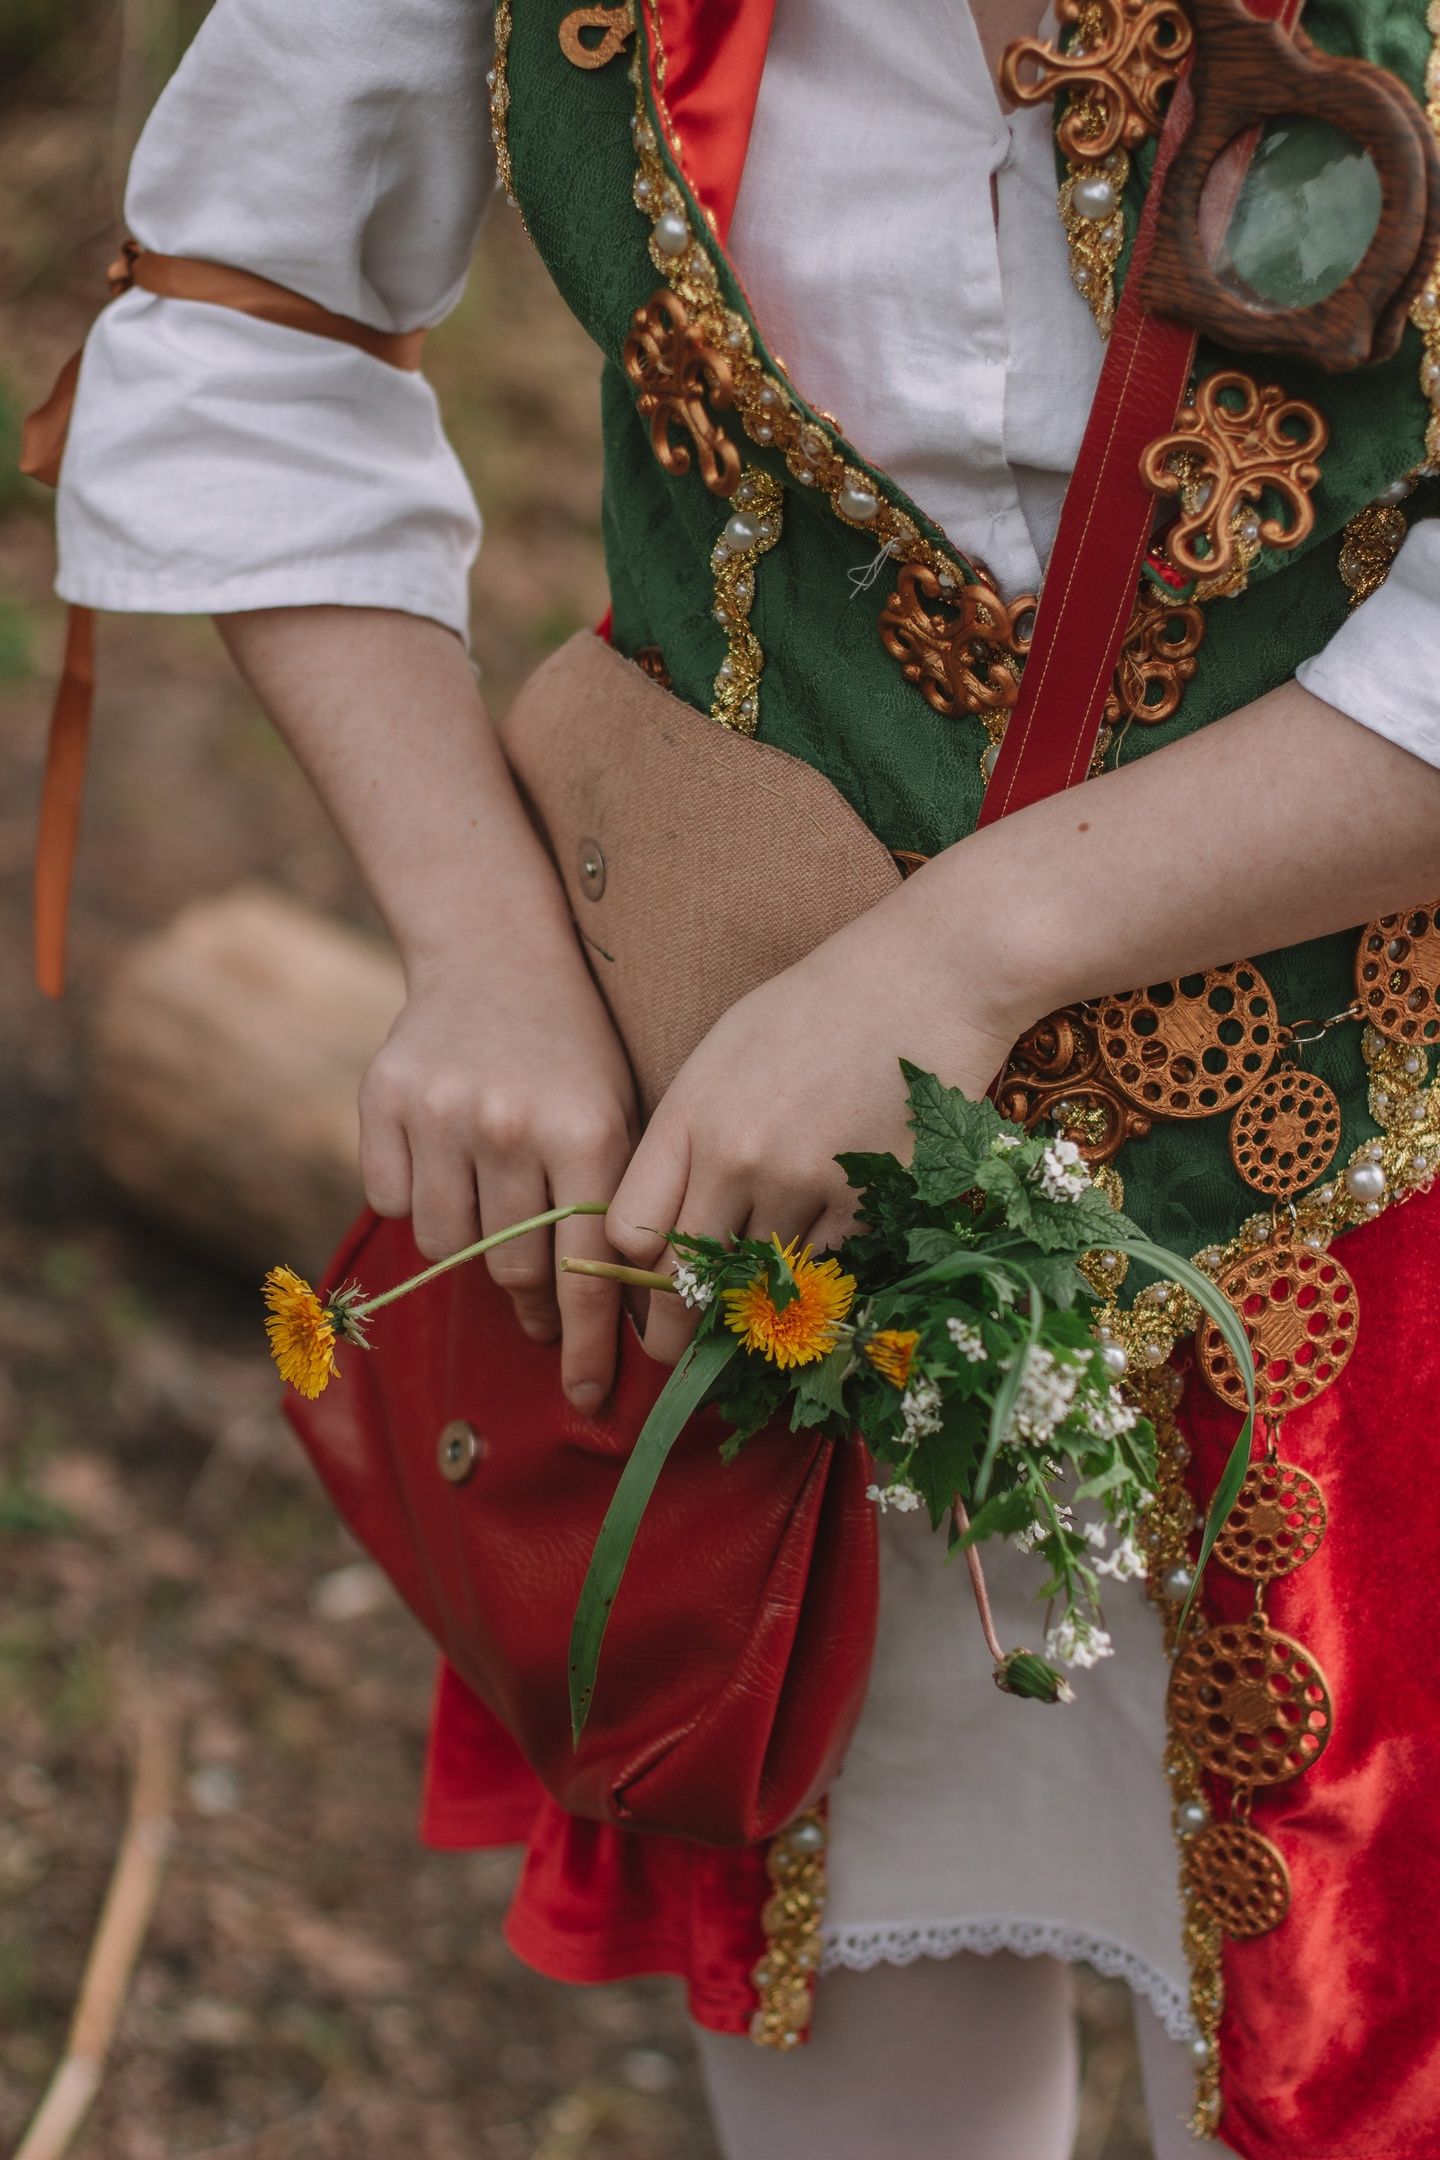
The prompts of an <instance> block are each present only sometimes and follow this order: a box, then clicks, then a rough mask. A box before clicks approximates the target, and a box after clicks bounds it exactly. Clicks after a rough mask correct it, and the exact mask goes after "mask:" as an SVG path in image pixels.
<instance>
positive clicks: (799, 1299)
mask: <svg viewBox="0 0 1440 2160" xmlns="http://www.w3.org/2000/svg"><path fill="white" fill-rule="evenodd" d="M773 1242H774V1246H775V1250H776V1251H777V1252H778V1253H783V1255H784V1257H785V1259H786V1260H788V1261H789V1263H790V1270H791V1273H792V1274H793V1275H794V1277H795V1286H796V1289H797V1291H798V1293H799V1294H798V1295H797V1296H796V1297H793V1298H792V1299H791V1300H790V1303H789V1304H788V1305H786V1306H785V1307H784V1308H783V1310H780V1311H777V1310H776V1306H775V1301H774V1299H773V1298H772V1297H771V1295H770V1290H769V1285H768V1284H767V1283H766V1281H765V1277H764V1276H763V1274H762V1275H757V1276H756V1277H755V1278H754V1280H753V1281H752V1282H748V1283H746V1284H745V1286H744V1288H743V1289H741V1290H727V1291H725V1292H724V1299H725V1306H726V1313H725V1321H726V1325H727V1326H728V1327H731V1328H733V1329H734V1331H735V1333H736V1334H737V1335H739V1336H741V1337H743V1339H744V1343H745V1348H746V1349H747V1350H758V1351H759V1352H760V1355H761V1356H762V1357H766V1358H768V1359H769V1360H770V1362H771V1364H772V1365H779V1366H780V1367H781V1368H782V1369H783V1368H784V1367H785V1366H787V1365H813V1364H814V1363H815V1362H816V1360H817V1359H819V1358H823V1357H826V1356H828V1354H829V1353H830V1351H832V1350H833V1349H834V1347H835V1344H836V1342H837V1340H838V1338H839V1330H840V1324H841V1322H842V1321H843V1320H844V1318H845V1315H846V1313H848V1312H849V1310H850V1306H851V1303H852V1301H853V1299H854V1296H855V1278H854V1276H853V1275H843V1274H842V1273H841V1271H840V1263H839V1261H838V1260H812V1259H811V1258H810V1247H809V1246H808V1245H807V1246H806V1248H805V1250H804V1252H803V1253H800V1254H799V1255H798V1257H797V1255H796V1251H795V1248H796V1245H797V1244H798V1242H799V1240H798V1239H796V1238H792V1239H791V1240H790V1243H789V1244H788V1245H785V1246H782V1245H781V1243H780V1240H779V1238H778V1237H777V1238H776V1239H774V1240H773Z"/></svg>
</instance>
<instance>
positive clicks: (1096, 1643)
mask: <svg viewBox="0 0 1440 2160" xmlns="http://www.w3.org/2000/svg"><path fill="white" fill-rule="evenodd" d="M1045 1654H1046V1656H1047V1657H1052V1658H1054V1659H1056V1660H1057V1662H1058V1663H1059V1664H1061V1665H1074V1666H1077V1667H1078V1668H1079V1669H1080V1671H1081V1672H1088V1671H1089V1669H1090V1667H1091V1666H1092V1665H1098V1664H1099V1663H1100V1660H1101V1659H1102V1658H1107V1657H1114V1655H1115V1645H1114V1643H1112V1642H1111V1640H1110V1637H1109V1636H1108V1635H1107V1634H1106V1632H1105V1630H1104V1628H1102V1627H1096V1626H1095V1625H1094V1623H1093V1622H1092V1621H1089V1620H1084V1619H1081V1618H1080V1617H1079V1616H1078V1615H1077V1614H1074V1613H1067V1614H1066V1615H1065V1617H1064V1619H1063V1620H1057V1621H1056V1623H1055V1625H1054V1627H1052V1628H1051V1629H1050V1631H1049V1633H1048V1634H1047V1635H1046V1637H1045Z"/></svg>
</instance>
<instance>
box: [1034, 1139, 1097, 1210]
mask: <svg viewBox="0 0 1440 2160" xmlns="http://www.w3.org/2000/svg"><path fill="white" fill-rule="evenodd" d="M1035 1179H1036V1183H1037V1184H1038V1185H1039V1187H1040V1190H1041V1192H1043V1193H1044V1195H1045V1197H1046V1199H1047V1200H1078V1199H1079V1197H1080V1195H1081V1193H1083V1192H1088V1191H1089V1190H1090V1186H1091V1184H1092V1182H1093V1181H1092V1179H1091V1176H1090V1172H1089V1171H1088V1170H1087V1169H1086V1167H1085V1163H1084V1160H1083V1158H1082V1156H1081V1154H1080V1150H1079V1148H1078V1147H1077V1146H1076V1145H1075V1142H1074V1141H1073V1140H1052V1142H1051V1143H1050V1145H1049V1147H1047V1148H1046V1150H1045V1152H1044V1154H1043V1155H1042V1156H1041V1158H1040V1161H1039V1164H1038V1165H1037V1167H1036V1171H1035Z"/></svg>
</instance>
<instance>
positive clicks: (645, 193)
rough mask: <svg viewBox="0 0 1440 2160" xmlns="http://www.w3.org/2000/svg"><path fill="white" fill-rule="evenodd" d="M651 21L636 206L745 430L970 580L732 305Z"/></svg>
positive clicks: (899, 547)
mask: <svg viewBox="0 0 1440 2160" xmlns="http://www.w3.org/2000/svg"><path fill="white" fill-rule="evenodd" d="M644 21H645V36H644V39H643V40H641V39H637V41H636V52H635V59H634V63H633V67H632V78H633V80H634V83H635V119H634V121H633V123H632V127H633V132H634V138H635V149H636V163H637V171H636V177H635V189H634V200H635V206H636V208H637V209H638V210H639V211H640V212H641V214H642V215H643V216H644V217H646V218H647V219H648V220H649V221H650V227H651V237H650V260H651V262H652V263H653V264H654V266H655V269H656V270H657V271H658V272H659V274H660V276H661V277H663V278H664V279H665V281H666V283H667V284H668V285H669V286H670V288H671V290H672V291H674V292H675V293H677V294H678V295H679V297H680V299H681V300H682V301H683V302H684V304H685V307H686V309H687V310H688V312H689V314H690V318H691V320H692V322H694V324H695V325H696V328H697V331H698V332H699V334H700V335H701V336H702V337H703V338H704V339H705V341H706V342H707V343H709V344H712V345H714V346H715V347H716V348H717V350H719V351H720V352H723V353H724V355H725V357H726V360H727V361H728V363H729V365H730V369H731V372H732V376H733V382H734V408H733V409H734V411H735V412H736V414H737V415H738V416H739V420H740V424H741V426H742V427H743V428H744V430H745V433H746V435H747V436H748V437H749V438H750V440H751V442H753V443H756V444H758V445H760V446H761V447H762V448H764V449H773V450H776V451H778V452H779V453H780V454H781V456H783V457H784V459H785V463H786V465H787V466H788V468H789V470H790V472H791V474H792V476H793V477H794V478H795V479H796V480H798V481H799V482H800V483H801V484H802V486H805V487H813V488H815V489H816V490H817V491H818V492H819V493H820V494H822V495H824V496H825V497H826V499H827V500H828V501H829V504H830V507H831V509H832V511H833V512H834V514H835V516H836V517H838V518H839V519H840V520H841V522H842V523H843V524H846V525H849V526H850V527H851V528H852V529H853V530H854V531H856V532H863V533H866V534H868V535H871V536H873V538H874V540H875V541H876V543H877V545H878V544H879V543H880V542H882V541H889V542H890V545H891V553H892V555H893V556H895V557H897V558H899V559H900V560H902V561H907V562H923V563H924V564H925V565H926V566H927V567H928V568H930V569H932V570H934V571H935V572H936V574H937V575H941V574H943V575H944V576H945V577H947V578H949V579H951V580H953V581H954V582H955V583H957V584H968V583H971V582H972V581H973V577H974V575H975V571H974V568H973V566H972V565H970V564H969V563H968V562H966V561H965V560H964V559H963V558H962V557H960V556H958V555H951V554H949V553H947V552H946V551H945V550H944V549H942V548H940V547H936V546H934V545H933V544H932V543H931V542H930V541H929V540H927V539H926V538H925V537H924V536H923V534H922V533H921V532H920V529H919V527H918V526H917V524H916V523H915V520H914V519H913V518H912V517H910V516H909V515H908V514H907V513H906V512H905V511H903V510H900V509H898V508H897V507H896V506H895V505H894V504H893V503H891V502H888V501H887V500H886V498H885V497H884V495H883V494H881V493H880V491H879V489H878V488H877V486H876V484H875V481H874V480H873V479H872V477H871V475H870V474H869V473H867V472H864V471H862V470H861V469H860V467H858V466H855V465H850V464H848V463H847V462H846V459H845V457H844V455H843V452H842V451H841V450H840V449H839V447H838V446H837V441H836V438H837V436H838V435H839V434H840V429H839V427H838V426H837V425H830V426H827V425H825V424H823V423H822V420H821V418H820V417H819V416H818V415H816V414H814V413H812V412H811V411H809V410H807V409H806V407H805V406H804V405H803V404H802V403H801V401H800V400H799V399H798V398H797V396H796V395H795V393H794V391H793V390H792V389H791V387H790V385H789V384H788V383H787V382H786V381H784V380H783V376H782V373H778V372H775V371H773V370H772V369H771V368H769V367H767V366H766V364H765V360H764V358H763V356H762V355H761V354H760V353H759V352H757V350H756V346H755V338H754V335H753V333H752V331H751V328H750V324H749V323H748V322H747V320H746V318H745V317H744V315H742V314H741V313H740V312H739V310H738V309H735V308H730V307H728V306H727V305H726V303H725V300H724V296H723V294H722V293H721V290H720V281H719V276H718V272H717V270H716V266H715V262H714V259H713V257H712V254H711V245H712V236H711V235H710V234H709V233H707V232H705V231H704V230H703V229H702V228H701V227H700V225H699V223H698V220H697V216H696V214H695V212H694V211H693V209H692V206H691V204H690V202H689V199H688V198H687V196H686V194H685V193H684V191H683V190H682V189H681V187H680V186H679V185H678V183H677V182H676V181H675V180H674V179H673V178H672V177H671V174H670V171H669V168H668V167H667V165H666V163H665V160H664V157H663V154H662V151H661V146H660V142H659V139H658V136H657V134H656V130H655V128H654V126H653V124H652V122H651V119H650V115H649V113H648V111H647V109H646V100H645V51H644V48H645V47H646V46H648V48H649V50H650V52H651V53H653V55H654V75H655V82H656V104H657V110H658V113H659V116H660V118H661V120H662V122H663V123H664V126H665V129H666V133H667V135H668V137H669V139H670V142H671V143H672V145H673V144H674V143H675V139H676V138H675V129H674V126H673V124H672V123H671V121H670V117H669V114H668V112H667V110H666V107H665V98H664V66H663V47H662V45H661V42H660V33H659V25H658V22H657V20H656V13H655V7H654V0H646V6H645V8H644ZM671 219H675V220H680V221H683V223H684V225H685V228H686V230H687V231H688V233H689V235H690V244H689V246H688V247H687V246H685V245H683V244H680V245H673V239H672V236H678V227H672V226H671V225H670V224H669V222H668V221H669V220H671ZM662 222H664V223H665V228H666V229H665V235H664V245H663V246H661V245H658V244H657V232H656V228H657V226H659V225H660V224H661V223H662ZM672 250H673V251H672ZM777 367H778V363H777ZM828 417H829V416H828V415H827V416H826V419H828Z"/></svg>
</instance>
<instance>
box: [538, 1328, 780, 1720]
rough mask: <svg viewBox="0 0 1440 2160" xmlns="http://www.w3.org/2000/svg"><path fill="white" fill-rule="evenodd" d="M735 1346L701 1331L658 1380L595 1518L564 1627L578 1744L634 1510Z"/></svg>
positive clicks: (637, 1515) (733, 1338)
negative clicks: (570, 1620) (569, 1621)
mask: <svg viewBox="0 0 1440 2160" xmlns="http://www.w3.org/2000/svg"><path fill="white" fill-rule="evenodd" d="M739 1348H740V1338H739V1336H738V1335H732V1334H730V1333H728V1332H725V1333H715V1334H710V1335H702V1336H701V1337H700V1339H699V1341H698V1342H696V1343H693V1344H692V1345H691V1347H690V1350H689V1351H688V1352H687V1354H686V1356H685V1357H684V1358H683V1359H682V1360H681V1362H680V1363H679V1364H678V1365H677V1366H676V1368H675V1370H674V1372H673V1373H671V1375H670V1378H669V1379H668V1380H667V1381H666V1383H665V1386H664V1388H663V1389H662V1391H661V1393H660V1396H659V1399H658V1401H657V1402H656V1404H655V1407H654V1409H653V1410H652V1411H651V1412H650V1415H649V1417H648V1418H646V1420H645V1423H644V1425H643V1426H642V1427H641V1430H640V1437H639V1439H638V1440H637V1441H636V1442H635V1446H634V1449H633V1451H632V1453H631V1456H630V1460H629V1461H628V1462H627V1463H626V1465H625V1468H624V1469H623V1470H622V1472H621V1473H620V1482H619V1484H618V1485H617V1486H616V1488H615V1492H614V1496H613V1498H612V1499H611V1502H610V1505H609V1507H608V1508H607V1509H606V1512H605V1520H604V1522H603V1523H601V1525H600V1535H599V1536H598V1537H597V1538H596V1540H595V1550H594V1552H593V1553H592V1554H591V1555H590V1565H589V1568H588V1569H587V1570H586V1574H585V1580H584V1583H583V1584H582V1585H581V1589H580V1596H579V1599H578V1600H577V1602H576V1606H575V1620H574V1624H573V1626H572V1627H571V1630H570V1733H571V1738H572V1739H573V1741H574V1742H575V1744H576V1745H577V1746H578V1745H579V1741H580V1735H581V1733H582V1732H583V1731H584V1730H585V1720H586V1718H587V1717H588V1716H589V1715H590V1705H591V1702H592V1701H593V1699H594V1694H595V1673H596V1669H597V1667H598V1666H599V1663H600V1646H601V1644H602V1643H603V1642H604V1640H605V1630H606V1627H607V1626H608V1625H609V1621H610V1612H611V1608H612V1607H613V1605H614V1603H615V1598H616V1593H617V1592H618V1591H619V1588H620V1582H621V1578H622V1577H623V1575H624V1573H625V1566H626V1562H627V1561H628V1560H629V1558H630V1549H631V1547H632V1546H633V1545H634V1543H635V1533H636V1531H637V1530H638V1529H639V1527H640V1520H641V1517H642V1516H643V1515H644V1513H645V1509H646V1507H647V1506H648V1504H649V1500H650V1495H651V1493H652V1492H653V1491H654V1490H655V1481H656V1479H657V1478H658V1477H659V1475H660V1472H661V1471H662V1470H663V1469H664V1467H665V1460H666V1457H667V1456H668V1455H669V1453H670V1450H671V1448H672V1447H674V1445H675V1442H676V1441H677V1440H678V1439H679V1437H680V1435H681V1433H682V1432H683V1431H684V1429H685V1427H686V1425H687V1424H688V1423H689V1420H690V1417H691V1415H692V1414H693V1412H694V1411H695V1410H697V1409H698V1408H699V1406H700V1404H701V1403H702V1402H703V1401H704V1399H705V1396H706V1395H707V1394H708V1392H709V1390H710V1389H711V1388H712V1387H713V1386H714V1384H715V1382H716V1381H717V1380H718V1379H719V1377H720V1375H721V1373H722V1372H724V1370H725V1367H726V1366H727V1365H728V1364H729V1363H730V1360H731V1359H732V1358H733V1357H734V1356H735V1355H736V1353H737V1352H738V1350H739Z"/></svg>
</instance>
